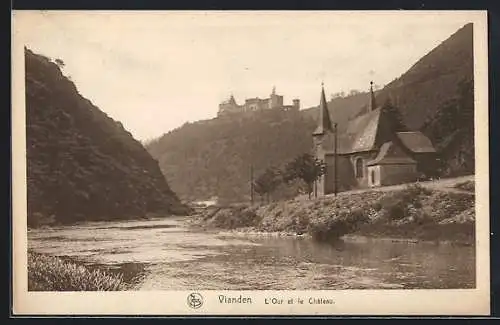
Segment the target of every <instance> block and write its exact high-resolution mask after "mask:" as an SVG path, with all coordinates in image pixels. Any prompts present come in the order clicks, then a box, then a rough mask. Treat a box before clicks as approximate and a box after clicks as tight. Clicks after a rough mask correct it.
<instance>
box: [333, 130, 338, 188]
mask: <svg viewBox="0 0 500 325" xmlns="http://www.w3.org/2000/svg"><path fill="white" fill-rule="evenodd" d="M333 132H334V133H333V134H334V145H333V152H334V162H335V166H334V167H335V176H334V177H335V182H334V185H335V189H334V193H335V196H337V193H338V176H337V171H338V166H337V165H338V159H337V142H338V141H337V133H338V132H337V123H334V124H333Z"/></svg>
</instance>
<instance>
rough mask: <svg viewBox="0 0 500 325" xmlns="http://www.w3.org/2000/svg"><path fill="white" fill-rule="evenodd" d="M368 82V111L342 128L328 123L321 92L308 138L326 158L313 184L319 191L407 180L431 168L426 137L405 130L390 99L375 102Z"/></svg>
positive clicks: (432, 153) (430, 148) (431, 156)
mask: <svg viewBox="0 0 500 325" xmlns="http://www.w3.org/2000/svg"><path fill="white" fill-rule="evenodd" d="M371 85H372V86H371V87H370V101H369V105H368V107H367V110H366V111H365V112H364V113H363V114H362V115H360V116H357V117H356V118H354V119H352V120H350V121H349V122H348V123H347V125H344V126H337V125H336V124H332V122H331V118H330V114H329V111H328V107H327V101H326V98H325V92H324V89H323V88H322V90H321V99H320V107H319V120H318V126H317V128H316V130H315V131H314V132H313V139H314V145H315V155H316V157H317V158H318V159H320V160H322V161H324V162H325V164H326V172H325V174H324V175H323V176H322V177H321V178H320V179H319V180H318V181H317V182H316V184H315V190H316V193H317V194H318V195H324V194H330V193H333V192H335V187H337V192H340V191H345V190H350V189H355V188H367V187H375V186H385V185H394V184H400V183H407V182H412V181H416V180H417V179H418V178H419V177H421V176H422V175H423V174H426V173H428V172H429V168H431V169H432V166H434V165H433V162H434V161H435V154H436V151H435V149H434V147H433V145H432V143H431V141H430V140H429V139H428V138H427V137H426V136H425V135H424V134H422V133H421V132H419V131H409V130H408V129H407V128H406V126H405V125H404V124H403V123H402V121H401V119H399V118H398V113H399V112H398V110H397V108H395V107H394V106H392V104H391V103H386V104H385V105H383V106H377V103H376V100H375V95H374V93H373V83H371ZM334 114H335V113H334ZM336 130H337V131H336ZM335 164H337V168H335ZM431 172H432V171H431ZM335 174H337V177H335Z"/></svg>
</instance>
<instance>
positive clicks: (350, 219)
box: [201, 183, 475, 243]
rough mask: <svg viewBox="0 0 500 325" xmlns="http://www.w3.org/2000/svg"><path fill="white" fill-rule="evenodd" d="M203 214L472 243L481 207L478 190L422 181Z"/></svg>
mask: <svg viewBox="0 0 500 325" xmlns="http://www.w3.org/2000/svg"><path fill="white" fill-rule="evenodd" d="M243 211H248V212H244V213H242V212H243ZM201 219H202V221H201V222H202V223H206V224H210V225H212V226H217V227H221V228H231V229H235V228H236V229H237V228H247V227H252V228H254V229H256V230H258V231H263V232H284V233H294V234H308V235H310V236H311V237H313V238H314V239H316V240H319V241H336V240H338V239H339V238H340V237H342V236H343V235H346V234H361V235H370V236H388V237H403V238H421V239H426V240H440V239H444V240H446V239H450V240H458V241H461V242H466V243H471V242H473V240H474V220H475V210H474V195H473V194H470V193H453V192H446V191H439V190H429V189H427V188H425V187H423V186H421V185H419V184H418V183H417V184H412V185H409V186H407V187H405V188H404V189H401V190H394V191H392V192H383V191H366V192H362V193H350V194H348V195H343V194H340V195H338V196H334V197H323V198H321V199H316V200H290V201H282V202H274V203H271V204H267V205H263V206H260V207H228V208H224V209H219V210H217V212H216V213H215V214H214V212H213V211H212V212H210V211H206V212H205V214H204V215H203V216H202V218H201Z"/></svg>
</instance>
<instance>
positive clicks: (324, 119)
mask: <svg viewBox="0 0 500 325" xmlns="http://www.w3.org/2000/svg"><path fill="white" fill-rule="evenodd" d="M326 131H331V132H333V127H332V121H331V119H330V113H329V112H328V105H327V102H326V97H325V88H324V85H323V83H321V98H320V103H319V119H318V127H317V128H316V130H315V131H314V132H313V135H314V136H318V135H324V134H325V132H326Z"/></svg>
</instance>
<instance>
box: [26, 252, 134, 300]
mask: <svg viewBox="0 0 500 325" xmlns="http://www.w3.org/2000/svg"><path fill="white" fill-rule="evenodd" d="M125 289H126V288H125V283H124V282H123V276H122V275H115V274H108V273H106V272H105V271H102V270H99V269H95V270H90V269H88V268H87V267H85V266H82V265H77V264H75V263H71V262H67V261H64V260H62V259H61V258H58V257H55V256H48V255H42V254H37V253H33V252H28V291H118V290H125Z"/></svg>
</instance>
